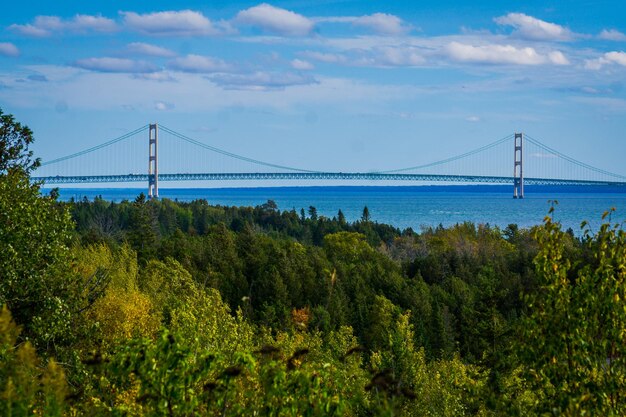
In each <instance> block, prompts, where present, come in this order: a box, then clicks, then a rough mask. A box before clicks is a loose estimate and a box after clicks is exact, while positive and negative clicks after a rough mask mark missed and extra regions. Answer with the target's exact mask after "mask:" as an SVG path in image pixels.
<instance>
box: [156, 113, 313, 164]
mask: <svg viewBox="0 0 626 417" xmlns="http://www.w3.org/2000/svg"><path fill="white" fill-rule="evenodd" d="M159 129H161V130H163V131H164V132H167V133H169V134H170V135H173V136H175V137H176V138H178V139H181V140H184V141H185V142H188V143H191V144H192V145H196V146H199V147H201V148H204V149H207V150H210V151H212V152H216V153H219V154H221V155H225V156H229V157H231V158H235V159H239V160H241V161H245V162H250V163H253V164H256V165H264V166H267V167H272V168H279V169H286V170H289V171H296V172H310V173H319V172H320V171H311V170H308V169H300V168H293V167H288V166H284V165H278V164H272V163H270V162H264V161H260V160H258V159H253V158H248V157H246V156H241V155H237V154H234V153H232V152H228V151H225V150H223V149H219V148H216V147H214V146H211V145H207V144H206V143H202V142H200V141H197V140H195V139H192V138H190V137H188V136H185V135H183V134H182V133H178V132H176V131H174V130H172V129H169V128H167V127H165V126H163V125H159Z"/></svg>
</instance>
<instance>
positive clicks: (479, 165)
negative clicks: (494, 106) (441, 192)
mask: <svg viewBox="0 0 626 417" xmlns="http://www.w3.org/2000/svg"><path fill="white" fill-rule="evenodd" d="M146 131H147V132H148V135H147V136H148V137H147V139H148V141H147V142H148V143H147V145H148V146H147V147H144V146H145V145H146V143H145V142H144V141H145V137H144V138H142V139H141V141H140V142H137V141H131V140H130V139H131V138H133V137H136V138H137V139H139V137H137V136H136V135H139V134H141V136H143V134H145V132H146ZM161 133H165V134H166V135H167V137H172V138H174V141H173V142H170V141H166V142H165V145H166V146H165V148H163V147H162V148H161V150H160V145H163V142H161V143H160V142H159V140H160V138H159V136H160V134H161ZM115 144H119V146H117V147H113V146H112V145H115ZM122 145H123V146H124V147H122ZM140 145H141V148H142V149H144V150H147V151H148V152H147V154H146V153H142V152H139V153H137V151H136V149H137V148H134V147H136V146H140ZM181 145H184V146H187V147H189V146H191V148H192V149H191V152H186V153H185V152H184V151H181V150H180V149H181ZM511 145H513V146H511ZM168 146H169V148H168ZM529 147H530V149H529ZM105 148H107V149H109V150H110V151H111V154H110V155H109V156H108V157H106V158H103V157H101V155H102V153H99V154H98V155H99V156H100V157H96V154H95V152H99V151H100V150H102V149H105ZM146 148H147V149H146ZM133 149H135V151H133ZM496 151H498V152H499V154H498V155H495V156H494V152H496ZM133 152H135V153H133ZM202 152H204V154H202V155H201V157H200V160H199V164H196V165H195V166H194V164H193V163H191V160H192V159H193V158H194V157H196V156H197V155H199V154H200V153H202ZM177 153H178V155H177ZM128 155H130V156H131V157H133V158H132V159H133V160H134V161H137V162H139V161H140V160H141V161H140V162H141V165H143V166H145V165H144V164H145V159H146V156H147V160H148V161H147V162H148V170H147V172H146V173H145V174H138V173H137V172H141V171H143V168H141V166H139V168H137V167H138V166H137V165H133V168H130V169H129V168H123V167H122V166H121V165H119V164H118V165H119V166H118V165H116V164H115V162H117V161H118V160H119V159H120V158H123V157H124V156H128ZM207 155H208V156H207ZM163 156H165V157H166V158H165V162H166V163H169V165H167V164H166V166H167V167H168V168H166V169H167V171H169V172H170V173H161V172H160V171H159V165H160V161H159V159H160V158H161V157H163ZM209 156H210V157H211V158H209ZM216 157H219V158H224V159H226V160H228V161H234V162H236V163H244V164H247V165H246V167H248V168H241V167H239V168H236V167H228V166H220V165H219V164H216V163H215V161H213V159H214V158H216ZM81 158H82V159H81ZM172 160H173V161H177V163H175V164H172V163H171V161H172ZM77 161H83V162H77ZM61 163H65V164H69V165H70V166H71V165H72V164H76V165H77V166H78V170H77V172H78V174H84V175H78V174H75V173H74V172H64V171H63V170H62V169H61V168H60V164H61ZM98 163H100V164H104V165H105V167H108V166H109V165H111V166H112V167H113V169H107V171H108V173H103V172H102V171H101V170H100V169H99V168H97V169H96V170H95V172H93V171H94V170H93V169H92V168H93V166H96V165H98ZM461 163H464V165H460V164H461ZM529 163H530V166H529ZM454 164H459V166H455V165H454ZM162 166H163V165H162ZM41 167H42V168H43V170H41V171H38V172H35V173H34V175H33V176H32V179H33V180H34V181H40V182H43V183H45V184H47V185H53V184H89V183H96V184H102V183H130V182H145V183H147V184H148V196H149V197H151V198H152V197H155V198H156V197H158V196H159V182H162V181H167V182H169V181H283V180H296V181H298V180H299V181H310V180H317V181H370V182H382V181H404V182H429V183H432V182H445V183H471V184H511V185H513V197H514V198H524V185H525V184H526V185H582V186H584V185H588V186H590V185H591V186H593V185H595V186H620V187H621V186H626V175H620V174H616V173H613V172H609V171H607V170H604V169H601V168H597V167H594V166H592V165H589V164H586V163H584V162H581V161H579V160H576V159H574V158H572V157H570V156H568V155H565V154H563V153H561V152H559V151H557V150H555V149H553V148H551V147H548V146H546V145H544V144H543V143H542V142H540V141H539V140H537V139H534V138H532V137H530V136H528V135H526V134H523V133H515V134H510V135H507V136H505V137H503V138H501V139H498V140H496V141H494V142H492V143H489V144H486V145H483V146H480V147H478V148H475V149H473V150H470V151H467V152H465V153H462V154H459V155H455V156H452V157H449V158H446V159H442V160H438V161H435V162H431V163H428V164H422V165H416V166H410V167H405V168H399V169H393V170H387V171H382V170H381V171H365V172H341V171H338V172H337V171H331V170H329V169H324V170H311V169H302V168H297V167H292V166H286V165H279V164H276V163H272V162H267V161H262V160H258V159H255V158H251V157H249V156H243V155H238V154H235V153H232V152H229V151H226V150H223V149H220V148H216V147H214V146H212V145H208V144H206V143H204V142H200V141H198V140H196V139H193V138H190V137H188V136H186V135H183V134H181V133H178V132H176V131H174V130H172V129H169V128H167V127H165V126H160V125H158V124H156V123H155V124H149V125H145V126H143V127H140V128H138V129H136V130H134V131H131V132H128V133H126V134H124V135H122V136H120V137H117V138H115V139H112V140H109V141H107V142H104V143H101V144H99V145H96V146H93V147H91V148H88V149H84V150H82V151H80V152H75V153H72V154H69V155H65V156H62V157H59V158H56V159H51V160H47V161H43V162H42V164H41ZM493 168H496V169H493ZM529 168H530V169H529ZM178 169H180V170H181V171H182V170H185V171H187V172H172V171H175V170H178ZM245 169H249V171H245ZM191 170H195V172H190V171H191ZM263 170H265V172H263ZM89 171H92V172H89ZM167 171H166V172H167ZM117 172H132V174H118V173H117ZM527 172H532V173H533V174H534V175H532V176H526V174H527ZM508 173H511V174H513V175H512V176H509V175H506V174H508ZM55 174H58V175H55Z"/></svg>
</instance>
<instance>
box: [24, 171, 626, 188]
mask: <svg viewBox="0 0 626 417" xmlns="http://www.w3.org/2000/svg"><path fill="white" fill-rule="evenodd" d="M32 179H33V181H43V182H44V183H46V184H89V183H114V182H115V183H117V182H148V175H147V174H127V175H80V176H52V177H32ZM231 180H356V181H422V182H424V181H428V182H461V183H482V184H512V183H513V177H492V176H479V175H436V174H382V173H368V172H287V173H247V172H232V173H198V174H192V173H187V174H159V181H231ZM524 182H525V183H526V184H527V185H612V186H626V182H618V181H591V180H571V179H554V178H525V179H524Z"/></svg>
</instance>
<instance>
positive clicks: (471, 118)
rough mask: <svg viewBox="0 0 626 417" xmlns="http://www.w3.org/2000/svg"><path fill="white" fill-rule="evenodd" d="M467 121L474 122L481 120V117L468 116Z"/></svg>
mask: <svg viewBox="0 0 626 417" xmlns="http://www.w3.org/2000/svg"><path fill="white" fill-rule="evenodd" d="M465 120H466V121H468V122H472V123H476V122H480V117H478V116H468V117H466V118H465Z"/></svg>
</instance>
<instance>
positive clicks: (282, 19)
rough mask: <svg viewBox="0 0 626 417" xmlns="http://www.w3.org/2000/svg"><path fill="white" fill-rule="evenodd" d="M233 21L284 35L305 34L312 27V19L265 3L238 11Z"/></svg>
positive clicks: (309, 31)
mask: <svg viewBox="0 0 626 417" xmlns="http://www.w3.org/2000/svg"><path fill="white" fill-rule="evenodd" d="M235 21H236V22H237V23H238V24H242V25H249V26H255V27H258V28H260V29H262V30H264V31H267V32H271V33H277V34H280V35H285V36H305V35H308V34H309V33H311V31H312V30H313V27H314V23H313V21H312V20H310V19H308V18H306V17H304V16H302V15H300V14H298V13H294V12H292V11H289V10H285V9H281V8H278V7H274V6H272V5H269V4H267V3H262V4H259V5H258V6H254V7H251V8H249V9H246V10H242V11H240V12H239V13H237V17H236V18H235Z"/></svg>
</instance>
